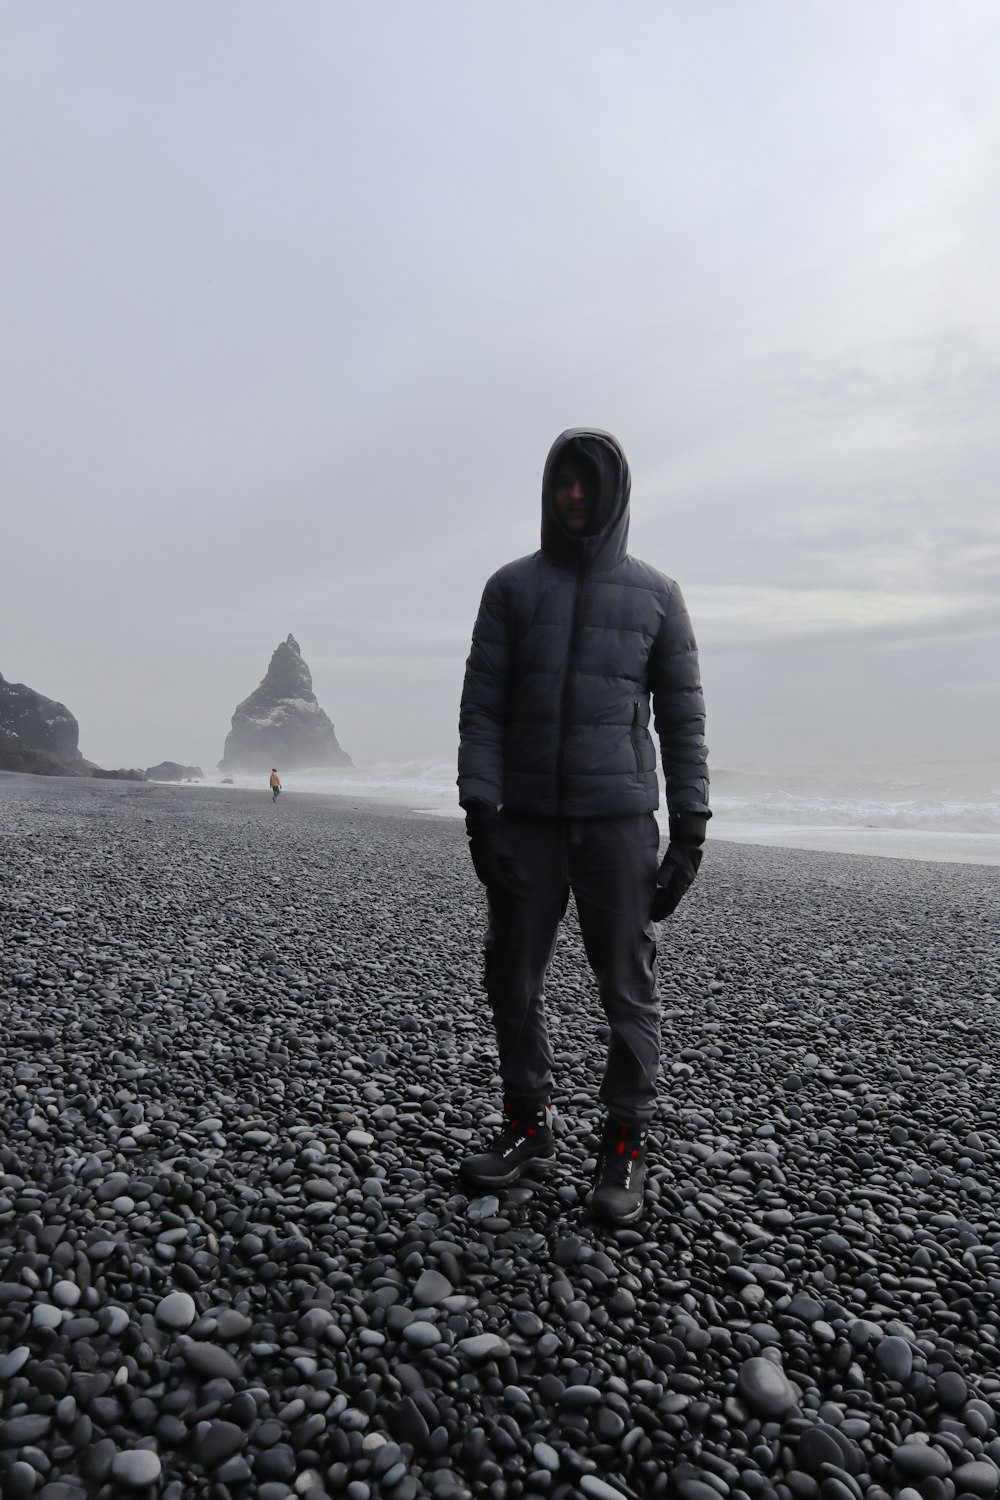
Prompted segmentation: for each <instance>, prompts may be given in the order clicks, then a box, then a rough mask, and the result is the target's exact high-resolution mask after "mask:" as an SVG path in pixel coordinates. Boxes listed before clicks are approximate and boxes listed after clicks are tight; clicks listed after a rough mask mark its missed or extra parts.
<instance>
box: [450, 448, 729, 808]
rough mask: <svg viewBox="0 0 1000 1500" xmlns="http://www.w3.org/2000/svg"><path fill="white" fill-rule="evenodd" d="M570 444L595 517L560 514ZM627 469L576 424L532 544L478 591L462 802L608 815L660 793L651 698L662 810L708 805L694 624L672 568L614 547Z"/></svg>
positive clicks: (550, 466)
mask: <svg viewBox="0 0 1000 1500" xmlns="http://www.w3.org/2000/svg"><path fill="white" fill-rule="evenodd" d="M567 447H570V448H572V449H573V450H575V451H576V453H578V454H579V455H581V456H582V457H583V458H584V459H585V460H586V461H587V462H589V464H590V465H591V466H592V467H593V468H596V471H597V475H598V478H599V486H598V495H599V498H598V504H597V513H596V518H595V522H594V524H593V525H592V526H591V528H590V531H589V534H588V535H586V536H574V535H571V534H570V533H569V532H567V531H566V530H565V529H564V528H563V526H562V525H561V523H560V521H559V518H558V513H557V511H556V507H555V500H554V493H553V491H554V479H555V472H556V467H557V464H558V462H559V458H560V455H561V454H563V452H564V450H565V449H566V448H567ZM630 490H631V478H630V475H629V470H628V464H627V463H626V461H625V455H624V453H623V452H622V450H621V447H620V446H619V444H618V441H617V439H616V438H614V437H612V436H611V434H610V433H607V432H599V431H592V430H586V429H582V428H574V429H571V430H570V431H568V432H564V433H563V434H562V436H561V437H559V438H557V439H556V441H555V443H554V444H553V445H552V449H551V451H550V453H549V456H548V459H547V460H546V463H545V472H544V475H543V478H542V546H541V550H540V551H538V552H535V553H533V554H532V556H530V557H522V558H519V559H518V560H517V561H516V562H512V563H508V564H507V565H506V567H503V568H501V569H500V570H499V572H497V573H494V575H493V577H492V578H491V579H490V580H489V581H488V583H487V585H486V588H485V591H484V593H483V599H482V604H481V605H480V608H479V615H478V618H477V620H476V624H475V629H474V630H473V634H472V650H471V652H470V653H469V659H468V662H467V664H466V671H465V687H464V690H463V693H462V707H461V714H460V720H459V736H460V747H459V754H458V788H459V800H460V802H461V803H462V805H463V807H464V806H467V805H468V804H469V803H471V802H487V803H490V804H492V805H493V806H494V807H496V806H499V805H501V804H502V805H503V807H504V808H505V809H506V810H507V811H509V812H518V813H526V814H530V815H532V816H535V817H545V818H548V817H568V818H607V817H618V816H622V815H625V814H628V813H643V812H653V811H655V810H656V808H657V807H658V806H659V803H660V792H659V786H658V784H657V778H656V753H655V750H654V748H653V742H652V740H651V738H650V735H649V728H648V726H649V721H650V700H651V699H652V706H653V718H654V725H655V729H656V733H657V736H658V738H659V741H660V753H661V756H662V760H663V768H664V773H665V776H666V783H667V786H666V792H667V806H668V809H669V811H670V812H671V813H672V814H674V813H679V812H693V813H697V814H699V815H700V816H702V817H706V816H710V814H709V809H708V766H707V751H706V748H705V740H704V729H705V706H704V701H703V698H702V691H701V680H700V677H699V672H698V652H697V647H696V645H695V640H694V635H693V634H692V631H691V622H690V620H689V619H688V613H687V609H686V607H685V604H684V600H683V598H682V596H681V591H680V589H679V588H678V587H677V585H676V583H674V582H673V581H672V579H669V578H665V577H664V576H663V574H662V573H658V572H657V571H656V569H655V568H651V567H649V566H648V564H646V563H644V562H639V561H638V560H637V559H636V558H634V557H629V556H628V554H627V551H626V547H627V543H628V515H629V494H630Z"/></svg>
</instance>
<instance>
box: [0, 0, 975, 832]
mask: <svg viewBox="0 0 1000 1500" xmlns="http://www.w3.org/2000/svg"><path fill="white" fill-rule="evenodd" d="M0 18H2V23H3V33H4V46H3V47H2V48H0V176H2V181H3V184H4V198H5V205H6V208H7V213H6V215H5V220H6V226H5V232H4V236H3V239H2V242H0V271H2V275H0V298H2V304H3V305H2V317H3V328H4V336H3V339H2V341H0V397H2V400H3V405H4V410H5V416H6V421H5V424H4V425H5V434H4V438H3V442H2V445H0V483H2V493H3V497H4V522H3V542H2V545H3V550H4V554H5V563H4V569H3V581H2V589H0V672H2V673H3V675H4V676H5V677H7V678H9V679H11V680H14V681H24V682H27V683H29V684H30V685H31V686H32V687H35V688H37V689H38V690H39V691H41V692H43V693H45V694H47V695H49V696H51V697H54V698H57V699H60V700H62V701H63V702H65V703H66V704H67V705H68V706H69V707H70V708H71V709H72V711H73V712H74V713H75V715H76V716H77V718H78V719H79V721H80V726H81V748H82V750H83V752H84V754H85V755H87V756H88V757H89V758H91V759H93V760H95V761H98V762H99V763H101V764H104V765H112V766H119V765H143V766H145V765H150V764H152V763H154V762H157V761H159V760H162V759H163V758H170V759H176V760H179V761H181V762H183V763H198V764H201V765H202V766H203V767H204V768H205V770H206V771H209V770H211V771H212V772H213V775H214V766H215V762H216V761H217V760H218V759H219V758H220V757H221V754H222V746H223V741H224V738H225V735H226V731H227V729H228V727H229V720H230V716H231V714H232V712H233V709H234V708H235V706H236V704H237V703H238V702H239V701H240V700H242V699H243V698H245V697H246V696H247V695H248V693H249V692H250V691H251V690H252V689H253V688H254V687H255V686H256V684H257V682H258V681H259V680H260V678H261V677H262V675H263V673H264V671H265V669H266V667H267V663H268V660H269V657H270V654H271V652H272V650H273V649H274V647H275V646H276V645H277V643H278V642H279V641H280V640H283V639H284V637H285V636H286V635H287V634H288V633H289V631H292V632H294V634H295V636H296V638H297V639H298V641H299V642H300V644H301V647H302V652H303V656H304V658H305V660H306V661H307V662H308V664H309V666H310V667H311V669H312V673H313V679H314V686H315V689H316V692H317V695H318V698H319V701H320V703H321V704H322V705H323V707H324V708H325V709H326V710H327V712H328V713H329V714H330V716H331V717H332V719H333V720H334V722H335V724H336V728H337V734H338V737H339V739H340V742H341V744H342V745H343V747H344V748H345V750H347V751H348V752H349V754H351V755H352V756H353V758H354V759H355V761H356V762H357V763H358V764H359V765H360V766H362V767H368V768H371V767H373V766H376V765H378V764H380V763H391V764H393V765H395V766H397V767H398V766H399V765H401V764H404V763H413V762H418V763H424V764H426V765H433V766H453V763H454V751H455V742H456V738H457V703H458V695H459V691H460V687H461V680H462V672H463V667H464V661H465V655H466V652H467V650H468V643H469V634H470V630H471V625H472V621H473V618H474V615H475V611H476V607H477V605H478V600H479V595H480V592H481V589H482V586H483V583H484V581H485V579H486V577H487V576H488V574H489V573H491V572H492V571H493V570H494V569H495V568H496V567H497V566H499V565H500V564H501V563H502V562H504V561H506V560H508V559H509V558H511V557H515V556H518V555H521V554H523V553H525V552H529V551H531V550H533V549H534V548H535V547H536V546H537V544H538V522H539V490H540V481H541V470H542V464H543V461H544V458H545V454H546V452H547V450H548V447H549V444H550V443H551V441H552V439H553V438H554V437H555V436H556V434H557V433H558V432H559V431H560V430H562V429H563V428H565V427H567V426H570V425H581V424H593V425H596V426H601V427H606V428H609V429H611V430H612V431H614V432H615V433H617V435H618V436H619V438H620V439H621V441H622V444H623V446H624V448H625V451H626V453H627V454H628V456H629V460H630V463H631V467H632V472H633V502H632V529H631V550H632V551H633V552H634V553H635V554H636V555H638V556H640V557H643V558H645V559H646V560H647V561H649V562H651V563H653V564H654V565H656V566H657V567H660V568H661V569H662V570H663V571H665V572H666V573H668V574H670V575H671V576H673V577H675V578H677V579H678V580H679V581H680V583H681V585H682V587H683V589H684V592H685V595H686V597H687V600H688V603H689V606H690V609H691V613H692V616H693V619H694V622H695V627H696V631H697V635H698V639H699V645H700V647H701V652H702V665H703V675H704V682H705V690H706V697H707V702H708V711H709V734H708V739H709V744H710V746H711V750H712V764H713V766H714V767H716V768H717V769H718V771H719V772H720V773H724V774H719V775H718V776H717V778H716V782H715V789H716V793H717V795H718V797H719V799H720V813H721V814H724V811H725V799H735V802H734V803H733V805H731V806H730V807H729V815H730V817H731V819H732V820H733V822H735V821H736V820H737V818H738V816H739V815H740V814H739V809H738V808H737V807H736V805H735V803H736V802H739V801H740V799H741V798H742V799H743V804H744V813H745V814H747V816H746V819H745V821H747V823H748V825H749V823H750V821H752V820H751V818H750V816H749V813H747V809H750V811H751V812H753V815H754V816H756V815H757V811H759V809H760V807H762V806H766V805H767V804H768V798H773V797H776V796H779V794H781V792H782V788H781V787H780V786H779V787H778V788H775V787H774V786H773V785H771V783H767V785H765V784H764V783H763V782H760V781H759V780H758V781H756V782H755V781H753V779H752V777H753V774H754V767H755V766H757V767H759V766H761V765H765V766H767V767H768V768H770V769H769V771H768V774H770V772H771V771H774V770H775V768H777V773H780V775H779V779H780V780H781V781H783V782H785V783H787V782H788V779H789V777H790V776H793V775H795V776H800V777H804V778H806V779H805V780H804V781H800V782H799V783H798V788H799V790H798V792H796V793H794V794H793V795H796V796H799V797H800V802H801V803H802V805H801V806H799V805H797V810H796V816H798V815H799V814H800V813H801V814H802V815H803V816H805V815H806V812H807V809H806V807H805V805H804V804H805V802H807V801H808V798H809V797H810V796H813V795H819V792H818V791H817V790H816V785H815V778H816V777H817V776H818V777H823V776H824V775H825V776H826V781H825V782H824V785H825V786H826V789H827V792H828V793H831V789H833V790H836V787H839V788H841V790H843V789H844V788H847V791H846V792H844V795H848V794H849V792H850V787H851V786H853V787H854V792H853V802H854V803H855V804H857V805H860V804H861V803H863V802H864V799H865V796H866V795H869V793H866V792H865V790H864V787H865V782H866V773H865V772H864V769H863V768H864V765H866V764H868V765H875V766H876V767H877V768H878V771H877V777H876V780H878V778H879V777H880V778H881V781H880V783H879V785H880V786H881V787H882V789H883V792H884V786H885V783H886V780H887V778H891V775H892V773H893V768H898V769H899V772H900V775H902V776H905V775H906V774H911V775H912V776H913V777H915V778H916V779H917V780H918V781H920V777H921V775H923V774H924V773H922V772H920V770H919V767H920V766H921V765H923V766H926V764H927V763H928V762H930V761H934V762H937V763H941V762H948V763H949V765H951V767H952V769H951V770H950V771H947V772H944V771H942V772H941V775H940V776H938V779H937V781H935V780H934V778H933V776H932V777H930V779H929V780H928V778H927V776H924V780H923V781H921V782H920V788H921V790H920V791H919V794H918V796H917V797H916V798H915V799H911V800H916V801H919V800H920V798H921V797H924V794H925V792H926V790H927V787H928V786H930V785H931V784H932V783H933V788H934V792H933V797H931V796H930V794H929V793H928V794H927V797H925V801H927V800H933V801H935V802H936V803H944V802H947V801H948V800H949V796H950V794H949V793H948V790H947V788H948V786H949V785H951V786H952V787H953V790H954V792H955V794H954V796H953V797H951V800H952V801H954V802H960V801H962V798H963V797H966V796H967V793H968V791H969V788H970V787H972V786H973V784H975V786H977V787H980V790H979V791H978V793H977V794H976V796H975V798H973V799H971V800H974V801H976V803H977V806H979V807H980V811H978V812H976V813H974V814H968V815H966V814H955V817H956V818H958V819H959V820H960V819H961V818H963V817H964V818H965V819H966V822H968V823H971V824H972V825H973V826H971V827H970V828H969V829H968V831H969V832H970V833H975V832H976V831H977V830H978V831H980V832H983V833H990V832H991V826H992V828H993V829H995V826H996V825H995V824H993V825H990V824H989V818H990V816H991V815H990V813H989V811H988V809H989V807H990V806H991V805H994V804H995V803H996V801H997V792H996V782H995V780H994V779H992V776H991V766H992V765H994V764H995V763H996V761H997V759H998V758H1000V709H998V702H1000V698H998V688H1000V521H998V516H1000V505H998V499H1000V497H998V495H997V474H998V473H1000V425H998V423H997V419H996V413H997V411H998V410H1000V278H998V276H997V274H996V267H997V265H998V264H1000V93H998V91H997V89H996V72H995V59H996V57H997V48H998V45H1000V10H998V8H997V7H996V6H995V5H994V4H993V3H991V0H982V3H978V0H963V3H962V4H959V5H957V6H948V7H945V6H941V5H940V4H938V3H936V0H934V3H930V0H883V3H880V4H879V5H878V6H871V5H869V4H868V3H862V0H843V3H841V4H838V5H837V6H802V5H799V4H795V3H791V0H763V3H761V4H758V5H755V6H753V7H750V6H744V7H740V6H735V5H731V6H710V7H702V6H696V5H694V4H683V3H668V4H665V5H661V4H652V3H648V4H647V3H636V4H634V5H631V6H629V7H626V8H625V9H624V10H621V11H613V10H612V9H610V8H609V7H607V6H606V5H598V4H588V3H584V4H572V5H570V4H568V3H563V0H552V3H550V4H547V5H545V6H542V7H539V6H536V5H534V4H528V3H516V0H515V3H513V4H508V5H505V6H503V7H487V6H475V7H461V6H456V5H453V4H438V3H433V0H429V3H428V0H425V3H424V4H422V5H420V6H419V7H405V6H402V5H395V6H388V7H383V6H379V7H349V6H331V5H327V4H325V3H324V4H319V3H313V0H301V3H300V4H298V5H296V6H295V7H293V8H291V9H287V8H284V9H280V10H279V9H277V8H275V7H271V6H264V5H262V4H259V3H256V4H255V3H251V4H243V3H241V4H239V5H237V4H235V3H229V0H217V3H216V4H213V5H212V6H211V7H201V6H195V5H193V4H190V3H188V4H185V3H181V4H176V5H171V6H135V5H134V4H131V3H129V4H126V3H124V0H106V3H104V4H102V5H101V6H99V7H94V6H87V7H77V6H71V5H69V4H66V3H59V0H56V3H53V4H51V5H47V6H44V7H41V6H30V7H29V6H14V5H6V4H5V5H2V6H0ZM833 763H835V764H836V765H837V766H839V767H840V768H841V771H842V779H841V780H840V781H838V782H836V786H834V782H833V781H832V779H831V773H830V772H829V769H827V771H826V772H825V773H824V771H823V767H827V768H829V767H830V765H831V764H833ZM956 767H958V769H956ZM961 767H964V771H961ZM907 768H910V769H909V771H907ZM939 769H940V766H939ZM960 771H961V775H964V776H965V778H966V781H965V783H963V785H959V779H960ZM367 774H368V775H369V779H372V777H373V775H374V773H372V772H371V770H370V769H369V772H368V773H367ZM394 774H396V779H397V780H399V779H400V778H399V775H398V773H394ZM741 776H742V777H750V778H751V779H750V780H749V781H743V782H742V783H741V781H740V779H739V778H740V777H741ZM810 777H812V778H814V780H813V781H809V778H810ZM374 779H377V776H375V778H374ZM980 783H982V785H981V786H980ZM810 788H812V790H810ZM784 794H785V795H789V794H788V793H787V791H786V792H785V793H784ZM827 800H829V796H828V799H827ZM869 800H870V801H878V800H879V798H878V796H869ZM882 800H883V801H884V800H885V797H884V796H883V797H882ZM901 800H906V799H905V798H903V799H901ZM784 812H786V813H787V812H788V806H787V805H786V806H785V808H784ZM722 821H723V817H722V816H720V823H721V822H722ZM925 821H926V819H925Z"/></svg>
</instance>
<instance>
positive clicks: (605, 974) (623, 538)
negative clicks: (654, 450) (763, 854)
mask: <svg viewBox="0 0 1000 1500" xmlns="http://www.w3.org/2000/svg"><path fill="white" fill-rule="evenodd" d="M630 487H631V480H630V476H629V470H628V464H627V463H626V461H625V455H624V454H623V452H622V450H621V447H620V445H619V443H618V441H617V439H616V438H614V437H612V436H611V434H610V433H607V432H599V431H594V430H586V429H573V430H571V431H569V432H564V433H563V434H562V436H561V437H559V438H557V439H556V441H555V443H554V444H553V446H552V449H551V451H550V453H549V456H548V459H547V461H546V464H545V471H544V475H543V478H542V545H541V549H540V551H538V552H535V553H533V554H532V555H531V556H530V557H523V558H520V559H518V561H516V562H512V563H508V564H507V565H506V567H503V568H501V569H500V571H499V572H497V573H495V574H494V575H493V577H492V578H490V580H489V581H488V583H487V585H486V589H485V591H484V593H483V599H482V604H481V605H480V609H479V615H478V618H477V620H476V625H475V629H474V631H473V636H472V650H471V652H470V654H469V659H468V663H467V666H466V673H465V687H464V690H463V693H462V708H461V716H460V725H459V732H460V748H459V758H458V786H459V800H460V802H461V805H462V807H463V808H464V809H465V813H466V828H467V831H468V834H469V843H470V852H471V854H472V861H473V864H474V866H475V869H476V873H477V875H478V876H479V878H480V880H481V881H482V882H483V884H484V885H485V886H486V891H487V897H488V904H489V925H488V930H487V935H486V980H485V983H486V990H487V993H488V995H489V999H490V1003H491V1006H492V1010H493V1020H494V1026H495V1029H496V1036H497V1046H498V1050H499V1054H500V1073H501V1078H502V1080H503V1087H504V1113H505V1125H504V1128H503V1130H502V1132H501V1134H500V1137H499V1138H498V1140H497V1141H496V1142H495V1143H494V1144H493V1146H492V1148H491V1149H490V1150H488V1151H486V1152H483V1153H481V1154H479V1155H477V1156H473V1157H471V1158H469V1159H468V1160H467V1161H466V1162H465V1163H464V1164H463V1173H464V1175H465V1177H466V1179H467V1180H468V1181H469V1182H470V1183H472V1184H474V1185H476V1186H478V1187H483V1188H488V1187H496V1186H499V1185H501V1184H506V1183H510V1182H514V1181H516V1180H517V1178H518V1177H519V1176H520V1175H521V1173H522V1172H523V1171H524V1170H525V1168H526V1167H528V1166H529V1165H530V1164H531V1163H533V1162H536V1161H538V1160H543V1159H545V1158H547V1157H550V1156H552V1155H553V1152H554V1140H553V1135H552V1128H551V1089H552V1083H553V1079H552V1051H551V1048H550V1046H549V1041H548V1035H547V1031H546V1026H545V1013H544V1007H543V984H544V978H545V971H546V968H547V967H548V963H549V960H550V959H551V957H552V952H553V949H554V946H555V940H556V933H557V929H558V926H559V922H560V920H561V918H562V917H563V915H564V914H565V911H566V907H567V904H568V900H569V892H570V890H572V891H573V894H574V896H575V899H576V905H577V913H578V916H579V919H580V930H581V933H582V936H583V942H584V946H585V948H586V952H587V958H588V960H589V962H590V965H591V967H592V969H593V970H594V973H595V975H596V977H597V981H598V987H599V991H600V998H601V1003H602V1005H603V1007H604V1011H605V1014H606V1016H607V1020H608V1024H609V1027H610V1030H611V1040H610V1044H609V1048H608V1059H607V1066H606V1069H605V1073H604V1080H603V1083H602V1085H601V1090H600V1097H601V1100H602V1103H603V1104H604V1106H605V1109H606V1111H607V1116H606V1120H605V1122H604V1125H603V1128H602V1133H601V1150H600V1155H599V1158H598V1164H597V1174H596V1179H595V1185H594V1193H593V1197H592V1200H591V1207H592V1209H593V1211H594V1212H595V1213H596V1214H598V1215H600V1216H602V1217H604V1218H607V1219H610V1220H611V1221H613V1222H616V1223H628V1222H630V1221H631V1220H633V1219H636V1218H638V1217H639V1215H640V1214H641V1212H642V1194H643V1187H644V1182H645V1162H646V1135H647V1130H648V1126H649V1121H650V1120H651V1118H652V1116H653V1114H654V1111H655V1108H656V1075H657V1069H658V1065H659V1052H660V996H659V990H658V988H657V984H656V929H655V928H654V926H653V923H654V922H655V921H659V920H661V919H662V918H663V917H665V916H667V915H669V914H670V912H672V911H673V910H674V908H675V907H676V906H677V904H678V902H679V901H680V899H681V897H682V896H683V895H684V892H685V891H686V890H687V888H688V886H689V885H690V884H691V882H692V881H693V880H694V878H695V875H696V874H697V872H698V866H699V864H700V863H701V854H702V850H701V846H702V844H703V843H704V839H705V829H706V825H707V821H708V819H709V817H711V813H710V812H709V808H708V767H707V764H706V756H707V752H706V749H705V742H704V724H705V709H704V702H703V699H702V691H701V682H700V678H699V673H698V654H697V648H696V646H695V641H694V636H693V635H692V632H691V623H690V621H689V619H688V614H687V610H686V608H685V605H684V600H683V598H682V596H681V592H680V589H679V588H678V587H677V585H676V584H675V583H674V582H673V581H672V580H671V579H669V578H665V577H664V576H663V574H662V573H658V572H657V571H656V570H655V569H654V568H651V567H649V566H648V564H646V563H643V562H639V561H638V560H637V559H636V558H633V557H629V556H628V553H627V550H626V548H627V542H628V513H629V493H630ZM650 703H652V710H653V722H654V727H655V730H656V734H657V736H658V738H659V742H660V752H661V758H662V762H663V770H664V775H665V778H666V796H667V808H668V813H669V828H670V842H669V845H668V847H667V852H666V855H665V856H664V859H663V861H662V863H660V862H659V831H658V828H657V824H656V820H655V818H654V816H653V814H654V811H655V810H656V808H657V807H658V806H659V802H660V792H659V785H658V782H657V777H656V752H655V750H654V747H653V743H652V740H651V738H650V734H649V728H648V726H649V722H650Z"/></svg>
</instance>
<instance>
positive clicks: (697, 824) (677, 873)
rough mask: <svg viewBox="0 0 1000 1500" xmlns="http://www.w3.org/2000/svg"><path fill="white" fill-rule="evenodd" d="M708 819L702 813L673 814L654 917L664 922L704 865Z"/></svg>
mask: <svg viewBox="0 0 1000 1500" xmlns="http://www.w3.org/2000/svg"><path fill="white" fill-rule="evenodd" d="M707 825H708V819H707V818H706V817H705V816H704V815H703V814H702V813H691V812H681V813H671V815H670V825H669V826H670V842H669V844H668V845H667V852H666V854H665V855H664V856H663V863H662V864H661V865H660V869H659V872H658V874H657V877H656V891H655V893H654V895H653V910H652V913H651V915H652V918H653V921H654V922H662V921H663V919H664V917H669V916H670V914H671V912H674V911H676V910H677V908H678V906H679V905H680V903H681V899H682V897H683V896H684V894H685V892H686V891H687V890H688V889H689V888H690V886H691V885H693V883H694V879H695V876H696V875H697V874H698V867H699V865H700V864H701V856H702V848H701V846H702V844H703V843H704V842H705V829H706V827H707Z"/></svg>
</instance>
